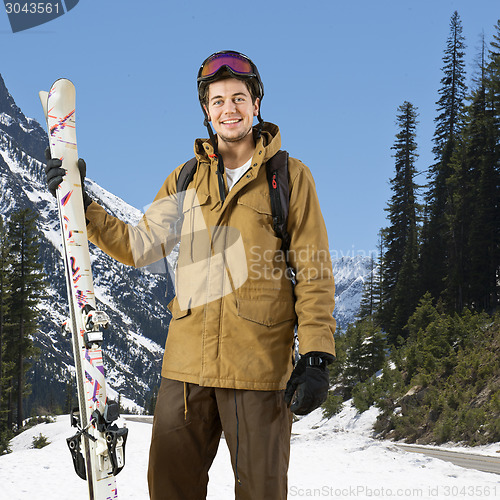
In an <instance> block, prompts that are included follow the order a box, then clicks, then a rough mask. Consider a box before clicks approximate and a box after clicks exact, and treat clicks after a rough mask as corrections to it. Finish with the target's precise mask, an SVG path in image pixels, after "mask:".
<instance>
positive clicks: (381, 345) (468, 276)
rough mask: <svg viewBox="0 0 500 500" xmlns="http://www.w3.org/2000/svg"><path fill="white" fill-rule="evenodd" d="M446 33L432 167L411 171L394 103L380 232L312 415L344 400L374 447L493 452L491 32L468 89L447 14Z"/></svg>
mask: <svg viewBox="0 0 500 500" xmlns="http://www.w3.org/2000/svg"><path fill="white" fill-rule="evenodd" d="M449 28H450V31H449V36H448V39H447V43H446V47H445V49H444V55H443V65H442V78H441V82H440V87H439V99H438V101H437V102H436V117H435V132H434V137H433V148H432V153H433V157H434V161H433V164H432V165H428V167H427V169H426V170H425V171H423V172H422V171H420V172H418V171H417V170H416V160H417V158H418V141H417V138H418V107H417V104H418V103H411V102H408V101H405V102H403V103H402V104H401V105H400V106H399V108H398V110H397V115H396V125H397V134H396V137H395V140H394V143H393V146H392V150H393V158H394V176H393V177H392V178H391V179H390V183H391V192H392V196H391V198H390V200H388V203H387V208H386V211H387V221H388V225H387V227H384V228H381V230H380V233H379V244H378V255H374V256H372V270H373V272H372V274H371V277H370V279H369V280H367V281H366V282H365V291H364V295H363V300H362V304H361V309H360V313H359V318H358V320H357V321H356V323H354V324H351V325H350V326H349V327H348V328H347V331H345V332H341V334H337V335H336V341H337V351H338V357H337V363H335V364H334V365H333V366H332V367H331V379H332V387H333V389H332V391H331V394H330V396H329V398H328V400H327V402H326V403H325V405H324V412H325V414H326V415H327V416H329V415H332V414H335V413H336V412H338V411H339V410H340V409H341V407H342V404H343V402H344V401H346V400H348V399H350V398H352V399H353V402H354V404H355V406H356V407H357V409H358V410H359V411H365V410H367V409H368V408H370V407H371V406H372V405H375V406H377V407H378V408H379V410H380V413H379V416H378V419H377V423H376V426H375V430H376V432H377V433H378V434H379V435H380V436H381V437H390V438H395V439H404V440H406V441H408V442H419V443H431V442H434V443H443V442H446V441H463V442H466V443H469V444H483V443H488V442H496V441H499V440H500V313H499V307H498V306H499V300H500V21H498V22H497V24H496V25H495V27H494V34H493V37H492V41H491V42H489V43H487V42H486V41H485V38H484V35H483V36H482V41H481V48H480V51H479V54H478V55H477V58H476V63H475V68H474V69H473V72H472V73H473V76H472V77H471V78H468V77H467V74H466V65H465V54H466V52H465V51H466V42H465V39H464V36H463V27H462V22H461V19H460V16H459V14H458V13H457V12H455V13H454V14H453V15H452V17H451V20H450V26H449Z"/></svg>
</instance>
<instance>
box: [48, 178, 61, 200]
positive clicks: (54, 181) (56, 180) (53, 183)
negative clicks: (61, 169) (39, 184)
mask: <svg viewBox="0 0 500 500" xmlns="http://www.w3.org/2000/svg"><path fill="white" fill-rule="evenodd" d="M61 182H62V177H54V178H53V179H52V180H51V181H50V182H47V185H48V187H49V191H50V192H51V193H52V196H55V195H56V191H57V188H58V187H59V184H61Z"/></svg>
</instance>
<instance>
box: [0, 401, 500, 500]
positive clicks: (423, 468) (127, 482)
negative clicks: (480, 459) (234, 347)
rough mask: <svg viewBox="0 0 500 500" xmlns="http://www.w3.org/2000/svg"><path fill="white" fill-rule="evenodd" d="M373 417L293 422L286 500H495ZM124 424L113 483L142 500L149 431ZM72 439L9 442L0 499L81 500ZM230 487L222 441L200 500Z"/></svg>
mask: <svg viewBox="0 0 500 500" xmlns="http://www.w3.org/2000/svg"><path fill="white" fill-rule="evenodd" d="M376 415H377V412H376V410H374V409H371V410H369V411H367V412H365V413H363V414H361V415H358V414H357V413H356V411H355V409H354V408H353V407H352V406H350V405H346V407H345V409H344V410H343V411H342V412H341V413H340V414H338V415H336V416H335V417H333V418H332V419H330V420H325V419H323V418H322V415H321V411H320V410H316V411H315V412H313V413H312V414H311V415H308V416H306V417H303V418H301V419H300V420H299V421H297V422H295V423H294V425H293V429H292V432H293V434H292V450H291V459H290V470H289V476H288V483H289V490H288V498H289V499H294V498H298V499H308V498H332V499H333V498H337V499H342V498H356V499H372V498H397V499H406V498H408V499H411V498H418V499H424V500H426V499H427V500H434V499H443V500H444V499H450V498H471V499H474V498H479V497H484V498H500V482H499V476H498V475H495V474H488V473H485V472H478V471H474V470H470V469H463V468H460V467H458V466H455V465H452V464H450V463H448V462H444V461H441V460H438V459H435V458H430V457H426V456H424V455H420V454H415V453H409V452H405V451H403V450H401V449H399V448H397V447H396V446H395V445H394V443H392V442H387V441H380V440H376V439H374V438H373V437H372V436H371V426H372V423H373V421H374V419H375V417H376ZM125 423H126V426H127V427H128V428H129V438H128V441H127V458H126V466H125V469H124V472H122V473H121V474H120V475H118V477H117V482H118V491H119V498H120V499H121V500H122V499H134V500H137V499H139V500H140V499H147V498H148V490H147V480H146V473H147V461H148V452H149V441H150V438H151V429H152V426H151V424H149V423H140V422H137V421H131V420H129V421H126V422H125ZM119 425H123V421H121V422H120V423H119ZM40 433H42V434H43V435H44V436H46V437H47V438H48V439H49V441H50V442H51V444H50V445H48V446H46V447H45V448H43V449H40V450H36V449H30V446H31V443H32V441H33V437H34V436H38V435H39V434H40ZM71 434H72V429H71V428H70V426H69V417H68V416H62V417H58V418H57V421H56V422H55V423H50V424H40V425H38V426H36V427H33V428H32V429H29V430H27V431H25V432H24V433H22V434H20V435H19V436H17V437H15V438H14V439H13V440H12V453H11V454H9V455H4V456H1V457H0V484H1V485H2V498H5V499H9V500H25V499H26V500H27V499H29V500H37V499H44V498H51V499H53V500H66V499H67V498H71V499H72V500H85V499H87V498H88V494H87V491H86V485H85V483H84V482H83V481H82V480H81V479H79V478H78V477H77V476H76V474H75V472H74V470H73V465H72V461H71V458H70V454H69V451H68V449H67V445H66V437H69V436H70V435H71ZM454 449H456V448H454ZM495 449H497V450H498V444H497V445H493V446H491V447H490V452H491V454H493V453H494V450H495ZM473 451H474V452H475V451H476V450H475V449H474V450H473ZM233 484H234V478H233V473H232V470H231V466H230V461H229V452H228V450H227V447H226V446H225V443H224V440H223V439H222V440H221V444H220V447H219V451H218V454H217V456H216V458H215V461H214V464H213V465H212V468H211V470H210V482H209V491H208V497H207V498H208V499H210V500H225V499H231V498H234V493H233V488H234V486H233ZM256 500H260V499H256Z"/></svg>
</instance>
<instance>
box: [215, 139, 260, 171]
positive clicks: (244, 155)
mask: <svg viewBox="0 0 500 500" xmlns="http://www.w3.org/2000/svg"><path fill="white" fill-rule="evenodd" d="M218 150H219V154H220V155H221V156H222V158H223V160H224V167H225V168H229V169H233V168H238V167H241V166H242V165H244V164H245V163H246V162H247V161H248V160H249V159H250V158H252V156H253V153H254V151H255V141H254V139H253V134H252V131H250V133H249V134H247V135H246V136H245V137H244V138H243V139H240V140H239V141H234V142H226V141H224V140H221V139H220V138H219V139H218Z"/></svg>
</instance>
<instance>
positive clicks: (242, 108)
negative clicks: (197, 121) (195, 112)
mask: <svg viewBox="0 0 500 500" xmlns="http://www.w3.org/2000/svg"><path fill="white" fill-rule="evenodd" d="M205 110H206V112H207V114H208V117H209V120H210V121H211V122H212V126H213V127H214V129H215V131H216V132H217V136H218V137H219V139H220V140H222V141H224V142H237V141H241V140H242V139H244V138H245V137H247V136H248V135H249V134H251V131H252V125H253V117H254V116H257V115H258V114H259V99H255V102H252V96H251V94H250V91H249V90H248V87H247V86H246V84H245V82H243V81H242V80H237V79H236V78H227V79H224V80H218V81H216V82H213V83H211V84H210V86H209V89H208V103H207V105H206V106H205Z"/></svg>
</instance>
